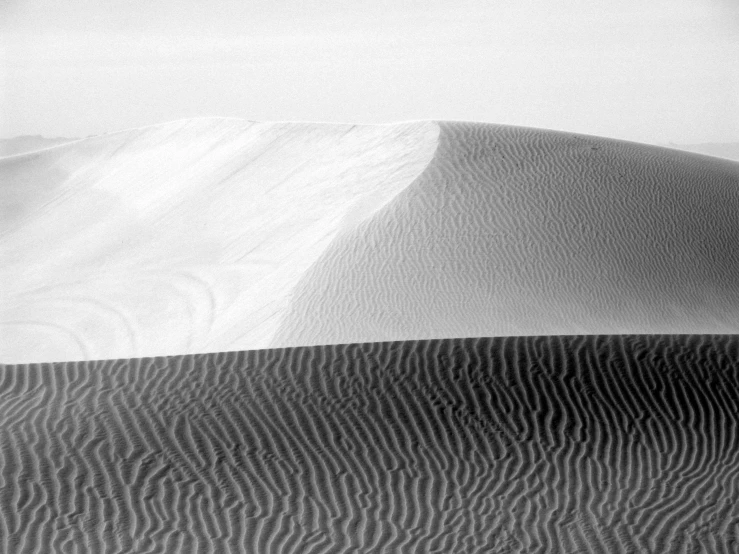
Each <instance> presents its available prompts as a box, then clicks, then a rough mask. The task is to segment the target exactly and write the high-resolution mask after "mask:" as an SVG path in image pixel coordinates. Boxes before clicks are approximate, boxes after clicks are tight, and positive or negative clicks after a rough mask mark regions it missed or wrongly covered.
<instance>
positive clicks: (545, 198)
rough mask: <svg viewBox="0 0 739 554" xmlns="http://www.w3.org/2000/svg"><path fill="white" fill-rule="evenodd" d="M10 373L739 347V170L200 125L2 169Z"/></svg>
mask: <svg viewBox="0 0 739 554" xmlns="http://www.w3.org/2000/svg"><path fill="white" fill-rule="evenodd" d="M0 182H1V183H2V187H1V189H0V195H1V197H0V205H1V206H2V218H1V219H0V221H1V224H2V231H1V235H0V259H1V260H2V266H1V268H0V282H1V283H2V285H3V286H2V287H0V289H1V290H0V318H2V321H0V324H2V327H0V332H1V333H2V335H3V337H4V340H3V341H2V344H1V345H0V360H2V361H4V362H9V363H23V362H41V361H58V360H84V359H102V358H131V357H141V356H151V355H166V354H186V353H197V352H209V351H226V350H242V349H252V348H264V347H267V346H270V345H271V346H275V347H282V346H293V345H311V344H336V343H348V342H375V341H386V340H406V339H430V338H439V337H464V336H496V335H497V336H501V335H531V334H534V335H547V334H556V335H559V334H593V333H595V334H613V333H736V332H739V218H738V217H737V214H739V164H737V163H734V162H730V161H724V160H719V159H716V158H709V157H704V156H700V155H695V154H690V153H684V152H679V151H676V150H669V149H664V148H659V147H653V146H646V145H640V144H634V143H627V142H621V141H616V140H609V139H603V138H596V137H588V136H580V135H573V134H570V133H561V132H554V131H541V130H534V129H523V128H514V127H506V126H498V125H483V124H468V123H433V122H417V123H404V124H398V125H379V126H355V125H327V124H308V123H252V122H247V121H242V120H238V119H196V120H189V121H180V122H174V123H168V124H164V125H158V126H154V127H148V128H143V129H134V130H129V131H122V132H120V133H114V134H110V135H105V136H99V137H94V138H89V139H84V140H81V141H77V142H74V143H70V144H67V145H61V146H58V147H56V148H53V149H51V150H44V151H40V152H36V153H29V154H25V155H19V156H14V157H10V158H6V159H3V160H0Z"/></svg>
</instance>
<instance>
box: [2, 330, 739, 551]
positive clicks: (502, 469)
mask: <svg viewBox="0 0 739 554" xmlns="http://www.w3.org/2000/svg"><path fill="white" fill-rule="evenodd" d="M738 397H739V337H736V336H626V337H616V336H610V337H609V336H600V337H523V338H498V339H464V340H442V341H420V342H402V343H401V342H397V343H375V344H362V345H343V346H331V347H310V348H297V349H276V350H263V351H251V352H233V353H220V354H208V355H195V356H176V357H171V358H156V359H137V360H114V361H104V362H83V363H58V364H53V365H52V364H43V365H29V366H2V367H0V421H2V422H3V424H2V425H1V426H0V445H2V450H1V451H0V468H2V469H1V470H0V478H2V483H1V484H0V516H1V517H0V551H3V552H18V553H21V552H23V553H25V552H79V553H83V552H90V553H103V552H173V553H174V552H218V553H228V552H244V553H247V552H248V553H254V552H262V553H283V552H284V553H288V552H300V553H308V552H310V553H319V552H335V553H344V552H347V553H348V552H355V553H377V552H402V553H408V552H418V553H426V552H460V553H461V552H465V553H477V552H479V553H482V552H485V553H513V552H521V553H532V552H536V553H559V552H562V553H575V552H599V553H611V552H613V553H622V552H629V553H631V552H660V553H673V552H674V553H678V552H717V553H729V552H737V549H739V429H738V428H737V427H738V425H739V413H738V412H737V404H736V398H738Z"/></svg>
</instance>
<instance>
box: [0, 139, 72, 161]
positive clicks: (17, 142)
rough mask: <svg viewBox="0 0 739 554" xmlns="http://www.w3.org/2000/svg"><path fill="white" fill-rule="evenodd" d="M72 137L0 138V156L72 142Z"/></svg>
mask: <svg viewBox="0 0 739 554" xmlns="http://www.w3.org/2000/svg"><path fill="white" fill-rule="evenodd" d="M75 140H78V139H73V138H61V137H59V138H47V137H42V136H39V135H24V136H21V137H15V138H11V139H0V157H5V156H14V155H16V154H24V153H26V152H35V151H37V150H44V149H46V148H52V147H54V146H58V145H60V144H65V143H67V142H72V141H75Z"/></svg>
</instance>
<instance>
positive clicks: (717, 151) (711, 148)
mask: <svg viewBox="0 0 739 554" xmlns="http://www.w3.org/2000/svg"><path fill="white" fill-rule="evenodd" d="M667 146H668V147H669V148H677V149H678V150H685V151H687V152H695V153H697V154H705V155H707V156H715V157H717V158H726V159H727V160H735V161H739V142H725V143H721V142H718V143H714V142H705V143H702V144H669V145H667Z"/></svg>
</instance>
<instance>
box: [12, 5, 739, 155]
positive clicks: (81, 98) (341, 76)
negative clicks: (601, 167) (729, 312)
mask: <svg viewBox="0 0 739 554" xmlns="http://www.w3.org/2000/svg"><path fill="white" fill-rule="evenodd" d="M196 116H227V117H242V118H246V119H252V120H262V121H264V120H311V121H345V122H346V121H348V122H354V123H385V122H391V121H407V120H417V119H452V120H474V121H486V122H491V123H506V124H513V125H524V126H530V127H541V128H549V129H560V130H566V131H572V132H580V133H587V134H595V135H602V136H608V137H614V138H622V139H628V140H635V141H641V142H650V143H662V144H664V143H700V142H736V141H739V2H737V0H649V1H645V0H455V1H448V0H423V1H422V0H384V1H383V0H374V1H372V2H368V1H362V2H360V1H359V0H250V1H249V0H217V1H216V0H212V1H211V0H209V1H206V0H200V1H194V0H180V1H174V0H158V1H156V2H155V1H152V0H106V1H105V2H101V1H100V0H65V1H63V2H62V1H60V0H0V137H11V136H16V135H21V134H42V135H45V136H50V137H54V136H68V137H81V136H87V135H91V134H99V133H104V132H110V131H116V130H120V129H126V128H131V127H139V126H143V125H150V124H154V123H160V122H164V121H169V120H174V119H182V118H187V117H196Z"/></svg>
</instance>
